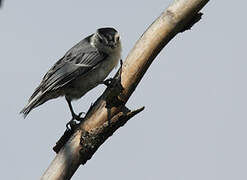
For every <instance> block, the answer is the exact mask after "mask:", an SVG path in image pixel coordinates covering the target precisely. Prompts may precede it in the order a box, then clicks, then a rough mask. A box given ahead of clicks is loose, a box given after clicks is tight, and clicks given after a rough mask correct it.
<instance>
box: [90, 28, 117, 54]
mask: <svg viewBox="0 0 247 180" xmlns="http://www.w3.org/2000/svg"><path fill="white" fill-rule="evenodd" d="M91 44H92V45H93V46H94V47H96V48H97V49H99V50H101V51H105V52H113V51H115V50H117V49H119V48H120V49H121V41H120V36H119V33H118V32H117V31H116V30H115V29H114V28H111V27H106V28H100V29H97V31H96V32H95V33H94V35H93V36H92V38H91Z"/></svg>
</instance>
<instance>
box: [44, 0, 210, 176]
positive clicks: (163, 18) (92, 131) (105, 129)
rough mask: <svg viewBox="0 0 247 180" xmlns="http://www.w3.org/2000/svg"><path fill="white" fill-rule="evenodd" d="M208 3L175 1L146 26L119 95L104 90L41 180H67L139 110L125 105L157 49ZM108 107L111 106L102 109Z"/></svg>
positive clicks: (192, 21) (127, 62)
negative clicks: (133, 109)
mask: <svg viewBox="0 0 247 180" xmlns="http://www.w3.org/2000/svg"><path fill="white" fill-rule="evenodd" d="M208 1H209V0H175V1H174V3H173V4H172V5H170V6H169V7H168V8H167V9H166V10H165V11H164V12H163V13H162V14H161V15H160V17H158V18H157V19H156V20H155V21H154V22H153V23H152V24H151V25H150V27H149V28H148V29H147V30H146V32H145V33H144V34H143V35H142V36H141V38H140V39H139V40H138V41H137V43H136V44H135V46H134V48H133V49H132V51H131V52H130V53H129V55H128V57H127V58H126V60H125V61H124V64H123V68H122V75H121V85H122V86H123V88H124V89H123V91H116V90H115V88H107V89H106V90H105V92H104V93H103V94H102V95H101V96H100V98H98V100H97V101H96V102H95V103H94V104H93V106H92V108H90V110H89V112H88V113H87V115H86V117H85V121H84V122H82V123H81V124H80V125H79V126H78V128H77V130H75V132H74V133H73V135H72V136H71V137H70V138H69V140H68V142H67V143H66V144H65V145H64V146H63V147H62V148H61V150H60V151H59V153H58V154H57V156H56V157H55V159H54V160H53V161H52V163H51V164H50V166H49V167H48V169H47V170H46V172H45V173H44V175H43V176H42V179H45V180H47V179H50V180H55V179H59V180H65V179H70V178H71V177H72V175H73V174H74V172H75V171H76V170H77V168H78V167H79V166H80V164H85V163H86V161H87V160H88V159H90V158H91V157H92V155H93V154H94V153H95V151H96V150H97V149H98V147H99V146H100V145H101V144H102V143H104V141H105V140H106V139H107V138H108V137H109V136H111V135H112V133H113V132H115V131H116V130H117V129H118V128H119V127H120V126H122V125H124V124H125V123H126V122H127V121H128V119H130V118H131V117H133V116H134V115H135V114H137V113H139V112H140V111H142V110H143V108H141V109H139V110H136V111H133V112H131V111H129V110H128V109H127V108H126V107H125V104H126V102H127V101H128V99H129V98H130V96H131V94H132V93H133V92H134V90H135V88H136V86H137V85H138V83H139V82H140V80H141V79H142V77H143V76H144V74H145V72H146V71H147V69H148V67H149V66H150V65H151V63H152V61H153V60H154V58H155V57H156V56H157V55H158V53H159V52H160V51H161V49H162V48H163V47H164V46H165V45H166V44H167V43H168V42H169V41H170V40H171V39H172V38H173V37H174V36H175V35H176V34H178V33H179V32H182V31H184V30H187V29H190V28H191V26H192V25H193V24H195V23H196V22H197V21H198V20H199V19H200V18H199V19H198V16H199V15H200V14H199V13H198V12H199V11H200V10H201V9H202V7H203V6H205V5H206V3H208ZM119 93H120V94H119ZM113 101H114V103H112V102H113ZM115 101H116V102H115ZM109 104H111V106H107V107H108V108H106V105H109ZM109 119H110V122H111V123H110V124H109V122H108V121H109ZM59 149H60V148H59Z"/></svg>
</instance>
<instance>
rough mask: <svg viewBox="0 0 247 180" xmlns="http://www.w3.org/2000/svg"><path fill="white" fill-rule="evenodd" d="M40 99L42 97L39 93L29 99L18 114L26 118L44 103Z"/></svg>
mask: <svg viewBox="0 0 247 180" xmlns="http://www.w3.org/2000/svg"><path fill="white" fill-rule="evenodd" d="M42 97H43V95H42V94H41V93H40V94H37V95H36V96H34V97H31V98H30V99H29V101H28V104H27V105H26V106H25V107H24V108H23V109H22V110H21V111H20V114H23V117H24V118H26V116H27V115H28V114H29V113H30V111H32V110H33V109H34V108H35V107H37V106H39V105H41V104H43V103H44V101H42V99H43V98H42Z"/></svg>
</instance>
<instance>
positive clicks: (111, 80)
mask: <svg viewBox="0 0 247 180" xmlns="http://www.w3.org/2000/svg"><path fill="white" fill-rule="evenodd" d="M117 81H118V79H115V78H109V79H106V80H105V81H103V84H104V85H106V86H107V87H110V88H113V87H114V86H115V84H117Z"/></svg>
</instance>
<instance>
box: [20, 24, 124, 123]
mask: <svg viewBox="0 0 247 180" xmlns="http://www.w3.org/2000/svg"><path fill="white" fill-rule="evenodd" d="M120 56H121V42H120V36H119V33H118V32H117V31H116V30H115V29H114V28H110V27H106V28H100V29H98V30H97V31H96V32H95V33H94V34H92V35H90V36H88V37H86V38H85V39H83V40H81V41H80V42H79V43H78V44H76V45H75V46H74V47H72V48H71V49H70V50H69V51H68V52H67V53H66V54H65V55H64V56H63V57H62V58H61V59H60V60H58V61H57V62H56V63H55V64H54V66H53V67H52V68H51V69H50V70H49V71H48V72H47V73H46V74H45V76H44V77H43V79H42V81H41V83H40V85H39V86H38V87H37V88H36V89H35V91H34V93H33V94H32V96H31V97H30V98H29V100H28V104H27V105H26V106H25V107H24V108H23V109H22V110H21V112H20V113H23V115H24V118H25V117H26V116H27V115H28V113H29V112H30V111H31V110H32V109H34V108H36V107H38V106H39V105H41V104H43V103H45V102H46V101H48V100H50V99H54V98H57V97H59V96H65V99H66V101H67V102H68V105H69V108H70V111H71V114H72V120H73V119H76V120H79V119H80V114H79V115H76V114H75V113H74V111H73V108H72V105H71V101H72V100H74V99H78V98H80V97H82V96H83V95H84V94H86V93H87V92H88V91H90V90H91V89H92V88H94V87H96V86H97V85H99V84H102V82H103V81H104V79H105V78H106V77H107V76H108V74H109V73H110V72H111V71H112V69H113V68H114V67H115V66H116V65H117V63H118V62H119V59H120Z"/></svg>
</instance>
